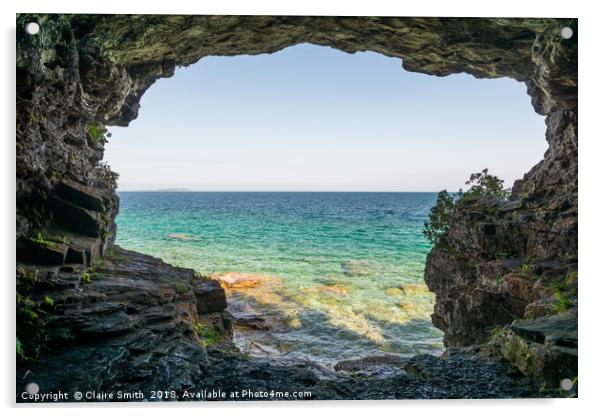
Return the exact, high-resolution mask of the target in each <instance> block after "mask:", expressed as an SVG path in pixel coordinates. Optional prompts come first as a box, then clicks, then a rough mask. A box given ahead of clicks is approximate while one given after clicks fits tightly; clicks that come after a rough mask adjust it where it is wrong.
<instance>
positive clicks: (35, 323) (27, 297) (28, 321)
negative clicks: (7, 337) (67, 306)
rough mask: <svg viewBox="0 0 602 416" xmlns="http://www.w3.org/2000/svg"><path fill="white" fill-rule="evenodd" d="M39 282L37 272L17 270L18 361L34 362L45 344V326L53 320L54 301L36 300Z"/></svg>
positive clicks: (44, 298) (46, 299)
mask: <svg viewBox="0 0 602 416" xmlns="http://www.w3.org/2000/svg"><path fill="white" fill-rule="evenodd" d="M38 282H39V278H38V274H37V272H32V271H29V270H27V269H25V268H23V267H18V268H17V287H16V306H17V308H16V315H17V340H16V353H17V358H18V359H19V360H34V359H35V358H36V357H37V356H38V354H39V352H40V350H41V349H42V348H43V347H44V345H45V343H46V326H47V325H48V323H50V322H51V321H52V319H53V310H54V299H52V298H51V297H50V296H44V297H43V298H41V299H40V298H36V297H35V296H33V295H31V294H32V293H35V292H36V290H35V288H36V286H37V284H38Z"/></svg>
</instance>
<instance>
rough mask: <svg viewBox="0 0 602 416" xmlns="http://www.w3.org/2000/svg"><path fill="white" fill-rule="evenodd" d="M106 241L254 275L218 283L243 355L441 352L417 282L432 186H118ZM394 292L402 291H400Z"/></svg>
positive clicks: (204, 269)
mask: <svg viewBox="0 0 602 416" xmlns="http://www.w3.org/2000/svg"><path fill="white" fill-rule="evenodd" d="M119 196H120V198H121V208H120V214H119V216H118V217H117V225H118V233H117V243H118V244H119V245H121V246H122V247H124V248H127V249H131V250H136V251H140V252H143V253H147V254H150V255H153V256H156V257H160V258H162V259H164V260H165V261H167V262H170V263H172V264H176V265H180V266H185V267H190V268H194V269H196V270H198V271H199V272H201V273H204V274H207V275H212V276H214V277H215V276H219V275H220V274H222V273H226V272H237V273H245V274H253V275H254V276H253V277H254V278H256V277H257V276H256V275H259V276H260V277H261V278H263V277H265V282H264V283H263V284H259V285H258V286H256V287H252V288H247V289H232V290H228V291H227V293H228V297H229V302H230V304H231V306H230V309H231V310H232V312H233V313H234V315H235V316H247V317H248V316H254V315H257V316H260V317H262V318H263V319H265V322H266V323H267V324H268V327H269V328H270V330H267V331H266V330H249V329H245V328H241V329H240V330H239V331H237V333H236V341H237V343H238V344H239V346H240V347H241V348H242V349H245V350H247V351H248V352H249V353H250V354H252V355H257V356H265V355H268V356H271V357H277V358H281V359H283V360H286V359H294V360H298V359H308V360H313V361H319V362H322V363H325V364H333V363H335V362H336V361H339V360H342V359H350V358H357V357H361V356H368V355H375V354H382V352H387V353H394V354H400V355H412V354H416V353H424V352H429V353H438V352H441V351H442V348H443V346H442V343H441V335H442V334H441V332H440V331H438V330H437V329H435V328H434V327H433V326H432V325H431V323H430V317H429V315H430V313H431V312H432V308H433V303H434V295H433V294H431V293H429V292H427V291H426V290H425V287H424V286H423V271H424V263H425V258H426V255H427V254H428V252H429V250H430V245H429V243H428V242H427V241H426V239H425V238H424V237H423V235H422V226H423V223H424V220H425V218H426V215H427V213H428V211H429V209H430V207H431V206H432V205H433V204H434V202H435V199H436V194H435V193H263V192H252V193H244V192H240V193H239V192H235V193H227V192H224V193H222V192H173V193H169V192H121V193H119ZM401 287H403V290H401V289H400V288H401Z"/></svg>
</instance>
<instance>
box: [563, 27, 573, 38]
mask: <svg viewBox="0 0 602 416" xmlns="http://www.w3.org/2000/svg"><path fill="white" fill-rule="evenodd" d="M560 36H562V38H563V39H570V38H572V37H573V29H571V28H570V27H568V26H567V27H563V28H562V29H560Z"/></svg>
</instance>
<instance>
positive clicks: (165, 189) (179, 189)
mask: <svg viewBox="0 0 602 416" xmlns="http://www.w3.org/2000/svg"><path fill="white" fill-rule="evenodd" d="M122 192H192V191H191V190H190V189H188V188H163V189H138V190H133V191H122Z"/></svg>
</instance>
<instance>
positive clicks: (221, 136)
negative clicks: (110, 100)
mask: <svg viewBox="0 0 602 416" xmlns="http://www.w3.org/2000/svg"><path fill="white" fill-rule="evenodd" d="M110 131H111V133H112V138H111V139H110V142H109V144H107V146H106V152H105V160H106V161H107V162H108V163H109V164H110V165H111V166H112V167H113V169H114V170H116V171H117V172H119V173H120V174H121V177H120V180H119V189H120V190H122V191H125V190H152V189H162V188H189V189H192V190H232V191H266V190H273V191H280V190H281V191H285V190H291V191H438V190H441V189H444V188H445V189H448V190H454V191H455V190H457V189H458V188H459V187H462V186H463V184H464V181H465V180H466V178H467V177H468V176H469V175H470V173H471V172H476V171H480V170H481V169H482V168H485V167H488V168H489V169H490V171H491V172H493V173H494V174H497V175H498V176H500V177H502V178H503V179H505V180H506V185H507V186H511V184H512V182H513V181H514V180H516V179H518V178H520V177H522V175H523V174H524V173H525V172H527V171H528V170H529V169H530V168H531V167H532V166H533V165H535V164H536V163H537V162H538V161H539V160H541V158H542V157H543V153H544V151H545V149H546V148H547V144H546V142H545V138H544V133H545V124H544V118H543V117H542V116H539V115H537V114H535V112H534V111H533V108H532V107H531V104H530V98H529V97H528V96H527V93H526V86H525V85H524V84H521V83H519V82H517V81H514V80H511V79H493V80H490V79H487V80H479V79H475V78H473V77H472V76H469V75H465V74H458V75H452V76H448V77H443V78H439V77H434V76H428V75H423V74H416V73H411V72H406V71H405V70H403V69H402V67H401V61H400V60H399V59H394V58H387V57H385V56H382V55H379V54H376V53H372V52H362V53H356V54H346V53H343V52H340V51H337V50H335V49H331V48H327V47H320V46H314V45H307V44H304V45H297V46H293V47H290V48H287V49H285V50H283V51H280V52H278V53H275V54H271V55H257V56H236V57H206V58H203V59H201V60H200V61H199V62H197V63H196V64H194V65H192V66H190V67H188V68H179V69H177V70H176V74H175V76H174V77H172V78H169V79H161V80H159V81H157V83H155V85H153V86H152V87H151V88H150V89H149V90H148V91H147V92H146V93H145V95H144V96H143V98H142V101H141V109H140V114H139V116H138V118H137V119H136V120H134V121H133V122H132V123H131V124H130V126H129V127H127V128H117V127H112V128H110Z"/></svg>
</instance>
